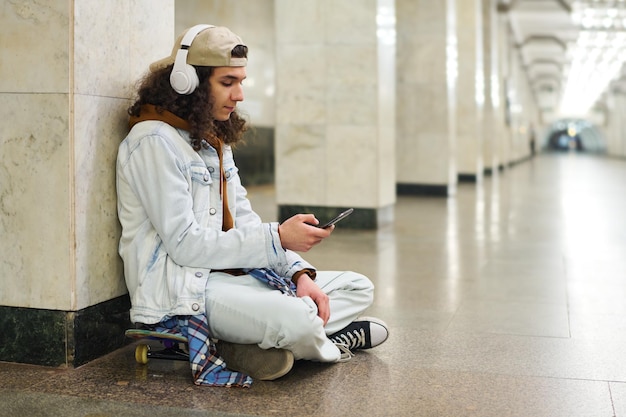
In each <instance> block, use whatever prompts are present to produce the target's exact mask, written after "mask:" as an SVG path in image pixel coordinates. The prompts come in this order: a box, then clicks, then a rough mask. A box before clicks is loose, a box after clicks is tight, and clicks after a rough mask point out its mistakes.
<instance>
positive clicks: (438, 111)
mask: <svg viewBox="0 0 626 417" xmlns="http://www.w3.org/2000/svg"><path fill="white" fill-rule="evenodd" d="M396 15H397V30H398V66H397V79H398V81H397V90H396V91H397V103H398V106H397V107H398V117H397V161H398V166H397V177H398V184H397V190H398V193H399V194H432V195H442V196H447V195H452V194H454V193H455V191H456V185H457V171H456V166H455V158H454V152H455V137H456V128H455V126H456V82H457V74H458V68H457V53H458V50H457V33H456V2H455V0H446V1H435V2H434V1H430V0H417V1H416V0H397V1H396Z"/></svg>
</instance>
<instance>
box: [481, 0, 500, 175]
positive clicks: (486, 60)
mask: <svg viewBox="0 0 626 417" xmlns="http://www.w3.org/2000/svg"><path fill="white" fill-rule="evenodd" d="M482 2H483V7H482V12H483V48H484V53H483V68H484V69H485V106H484V117H483V128H482V132H483V135H482V137H483V146H482V157H483V163H484V173H485V174H486V175H491V174H492V173H494V172H495V171H497V170H498V166H499V165H500V159H499V156H500V155H499V152H498V149H499V146H500V140H501V137H502V130H503V125H502V122H503V117H502V116H503V113H502V109H501V107H502V106H501V98H500V90H501V85H502V78H501V73H500V62H499V59H500V56H499V48H498V47H499V37H498V32H499V31H498V15H497V0H482Z"/></svg>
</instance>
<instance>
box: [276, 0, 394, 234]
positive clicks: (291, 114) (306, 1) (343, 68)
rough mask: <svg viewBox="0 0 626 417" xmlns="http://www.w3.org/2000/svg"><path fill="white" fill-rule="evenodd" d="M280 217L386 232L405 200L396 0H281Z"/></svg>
mask: <svg viewBox="0 0 626 417" xmlns="http://www.w3.org/2000/svg"><path fill="white" fill-rule="evenodd" d="M274 10H275V28H276V86H277V91H276V196H277V202H278V205H279V211H280V214H279V217H280V218H281V219H285V218H287V217H289V216H291V215H293V214H295V213H299V212H312V213H314V214H315V215H316V216H317V217H318V218H319V219H320V220H322V221H323V220H326V219H329V218H330V217H332V216H333V215H335V214H337V213H338V212H339V211H340V210H342V209H344V208H347V207H354V208H355V212H354V213H353V214H352V216H350V217H348V218H347V219H346V220H344V221H343V222H342V223H341V227H352V228H376V227H378V226H380V225H382V224H384V223H387V222H390V221H391V220H392V213H393V205H394V203H395V11H394V1H393V0H361V1H350V2H338V1H335V0H295V1H294V0H276V1H275V6H274Z"/></svg>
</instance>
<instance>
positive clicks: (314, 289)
mask: <svg viewBox="0 0 626 417" xmlns="http://www.w3.org/2000/svg"><path fill="white" fill-rule="evenodd" d="M296 295H297V296H298V297H305V296H309V297H311V300H313V302H314V303H315V304H316V305H317V315H318V316H319V317H320V318H321V319H322V321H323V322H324V326H326V323H328V319H329V318H330V302H329V301H328V295H326V293H325V292H324V291H322V289H321V288H320V287H319V286H318V285H317V284H316V283H315V282H314V281H313V280H312V279H311V277H310V276H309V275H308V274H302V275H300V276H299V277H298V282H297V283H296Z"/></svg>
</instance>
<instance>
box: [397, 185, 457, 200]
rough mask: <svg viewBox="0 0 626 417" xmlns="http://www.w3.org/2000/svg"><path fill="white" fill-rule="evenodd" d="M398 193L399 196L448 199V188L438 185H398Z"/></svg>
mask: <svg viewBox="0 0 626 417" xmlns="http://www.w3.org/2000/svg"><path fill="white" fill-rule="evenodd" d="M396 193H397V194H398V195H423V196H434V197H447V196H448V186H447V185H438V184H396Z"/></svg>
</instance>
